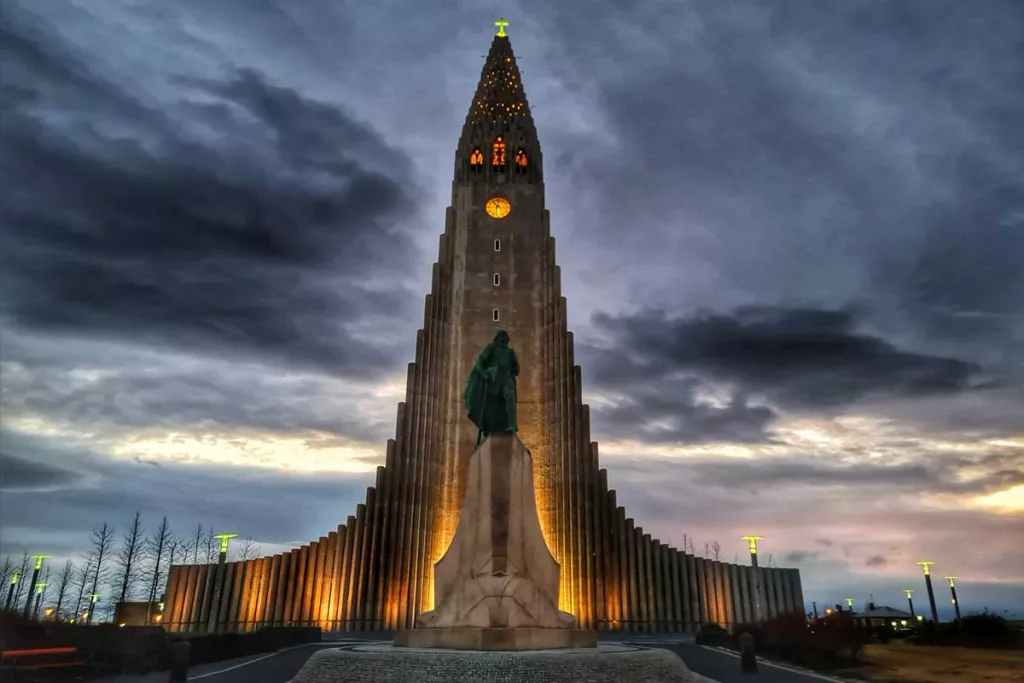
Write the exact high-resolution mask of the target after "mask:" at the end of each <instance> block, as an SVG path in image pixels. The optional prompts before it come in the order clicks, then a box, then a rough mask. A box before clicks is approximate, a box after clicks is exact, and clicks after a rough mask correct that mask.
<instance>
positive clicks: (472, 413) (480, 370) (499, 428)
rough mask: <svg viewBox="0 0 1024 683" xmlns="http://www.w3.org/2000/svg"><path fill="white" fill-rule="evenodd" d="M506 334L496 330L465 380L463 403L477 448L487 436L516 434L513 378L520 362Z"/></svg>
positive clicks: (516, 374) (514, 384)
mask: <svg viewBox="0 0 1024 683" xmlns="http://www.w3.org/2000/svg"><path fill="white" fill-rule="evenodd" d="M508 342H509V338H508V332H506V331H505V330H498V332H497V334H495V335H494V341H492V342H490V343H489V344H488V345H487V346H485V347H484V350H483V351H481V352H480V355H479V356H477V358H476V363H474V364H473V370H472V371H471V372H470V373H469V379H468V380H467V381H466V391H465V393H464V394H463V396H462V397H463V400H465V402H466V410H468V411H469V419H470V420H471V421H472V422H473V424H475V425H476V427H477V429H478V430H479V431H478V432H477V437H476V445H477V446H479V445H480V444H481V443H483V440H484V438H485V437H486V436H487V435H489V434H498V433H502V432H517V431H519V426H518V425H517V424H516V377H518V376H519V359H517V358H516V352H515V351H514V350H513V349H512V347H511V346H509V345H508Z"/></svg>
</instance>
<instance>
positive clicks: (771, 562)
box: [768, 553, 775, 567]
mask: <svg viewBox="0 0 1024 683" xmlns="http://www.w3.org/2000/svg"><path fill="white" fill-rule="evenodd" d="M768 566H769V567H774V566H775V556H774V555H772V554H771V553H768Z"/></svg>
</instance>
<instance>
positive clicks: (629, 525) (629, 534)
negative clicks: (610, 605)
mask: <svg viewBox="0 0 1024 683" xmlns="http://www.w3.org/2000/svg"><path fill="white" fill-rule="evenodd" d="M620 509H621V510H623V513H624V512H625V510H624V508H620ZM636 538H637V536H636V529H635V527H634V526H633V520H632V519H627V520H626V537H625V539H624V540H625V543H626V577H627V579H628V581H629V622H628V623H629V628H628V630H629V631H631V632H635V631H638V630H639V629H640V627H639V624H640V622H641V618H642V615H641V613H640V596H639V589H640V586H639V583H640V574H639V571H638V567H639V561H638V560H637V554H636Z"/></svg>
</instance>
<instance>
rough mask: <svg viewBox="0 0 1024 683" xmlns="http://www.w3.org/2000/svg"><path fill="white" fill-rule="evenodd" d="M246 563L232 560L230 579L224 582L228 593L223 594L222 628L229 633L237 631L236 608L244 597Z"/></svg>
mask: <svg viewBox="0 0 1024 683" xmlns="http://www.w3.org/2000/svg"><path fill="white" fill-rule="evenodd" d="M248 564H249V562H248V561H246V560H242V561H240V562H232V563H231V565H230V566H232V567H233V569H232V571H231V576H230V581H229V582H228V583H226V584H225V585H226V587H227V591H228V593H227V595H226V596H224V607H225V610H224V614H223V616H221V623H222V624H223V629H224V630H225V631H227V632H229V633H236V632H237V631H238V608H239V605H240V603H241V601H242V598H243V597H244V593H243V588H244V586H245V577H246V569H248Z"/></svg>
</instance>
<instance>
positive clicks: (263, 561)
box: [247, 557, 274, 631]
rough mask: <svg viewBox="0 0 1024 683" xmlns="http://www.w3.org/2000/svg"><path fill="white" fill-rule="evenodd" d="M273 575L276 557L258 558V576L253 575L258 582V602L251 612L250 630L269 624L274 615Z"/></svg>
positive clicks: (256, 592) (256, 591)
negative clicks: (272, 599) (272, 597)
mask: <svg viewBox="0 0 1024 683" xmlns="http://www.w3.org/2000/svg"><path fill="white" fill-rule="evenodd" d="M273 577H274V558H273V557H261V558H260V559H258V560H256V576H255V577H253V581H255V582H256V588H255V595H256V600H255V602H256V604H255V607H254V609H251V610H250V613H249V628H248V629H247V630H249V631H253V630H256V629H257V628H260V627H262V626H265V625H267V624H269V623H270V620H271V618H272V617H273V610H274V603H273V602H272V601H271V595H272V591H273V590H274V586H273V583H274V582H273Z"/></svg>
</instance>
